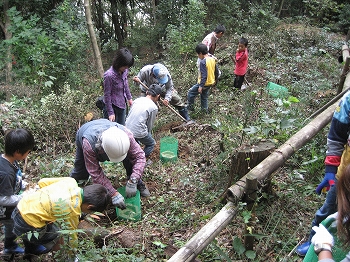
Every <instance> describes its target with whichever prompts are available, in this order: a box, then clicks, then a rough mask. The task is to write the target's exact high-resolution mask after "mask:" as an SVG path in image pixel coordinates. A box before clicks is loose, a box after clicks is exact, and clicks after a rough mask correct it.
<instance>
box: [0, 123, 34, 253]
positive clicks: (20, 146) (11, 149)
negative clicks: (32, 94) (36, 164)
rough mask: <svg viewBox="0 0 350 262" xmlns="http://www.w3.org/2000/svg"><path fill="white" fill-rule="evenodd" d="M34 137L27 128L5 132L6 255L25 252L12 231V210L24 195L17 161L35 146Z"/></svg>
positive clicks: (1, 191)
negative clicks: (21, 191)
mask: <svg viewBox="0 0 350 262" xmlns="http://www.w3.org/2000/svg"><path fill="white" fill-rule="evenodd" d="M34 144H35V142H34V137H33V135H32V134H31V133H30V132H29V131H28V130H26V129H22V128H18V129H12V130H10V131H8V132H7V133H6V134H5V153H4V154H2V155H1V157H0V221H1V223H2V224H3V225H4V235H5V243H4V251H3V254H4V255H12V254H23V253H24V250H23V248H21V247H20V246H18V244H17V243H16V242H15V239H16V237H17V236H16V235H15V234H14V233H13V232H12V230H13V220H12V219H11V214H12V211H13V210H14V209H15V207H16V206H17V204H18V202H19V200H20V199H21V198H22V195H18V193H19V192H20V190H21V189H22V172H21V170H20V168H19V167H18V163H17V161H21V160H24V159H25V158H26V157H27V156H28V154H29V152H30V151H31V150H33V148H34Z"/></svg>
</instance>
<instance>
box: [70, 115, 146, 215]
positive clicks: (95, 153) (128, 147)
mask: <svg viewBox="0 0 350 262" xmlns="http://www.w3.org/2000/svg"><path fill="white" fill-rule="evenodd" d="M76 147H77V148H76V154H75V161H74V169H73V170H72V172H71V174H70V176H71V177H73V178H75V179H76V180H77V181H78V183H80V182H81V181H87V180H88V179H89V176H90V177H91V179H92V182H93V183H94V184H101V185H103V186H105V187H106V188H107V190H108V193H109V195H110V196H111V197H112V203H113V205H114V206H117V207H119V208H121V209H125V207H126V206H125V200H124V197H123V196H122V195H121V194H120V193H119V192H118V191H117V190H116V189H115V188H114V187H113V185H112V183H111V181H110V180H109V179H108V178H107V176H106V175H105V174H104V172H103V169H102V167H101V165H100V162H104V161H111V162H114V163H118V162H121V161H123V165H124V168H125V169H126V174H127V179H128V181H127V183H126V187H125V194H126V197H133V196H135V195H136V191H137V189H138V190H139V191H140V195H141V196H144V197H147V196H149V195H150V193H149V191H148V189H147V187H146V185H145V184H144V182H143V181H142V179H141V178H142V175H143V170H144V168H145V164H146V157H145V153H144V152H143V150H142V148H141V147H140V145H139V144H138V143H137V142H136V140H135V138H134V136H133V134H132V133H131V131H130V130H128V129H127V128H126V127H125V126H123V125H120V124H117V123H115V122H111V121H109V120H107V119H97V120H93V121H90V122H87V123H86V124H84V125H82V126H81V127H80V128H79V130H78V131H77V135H76Z"/></svg>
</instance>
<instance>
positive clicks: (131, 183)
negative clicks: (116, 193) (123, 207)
mask: <svg viewBox="0 0 350 262" xmlns="http://www.w3.org/2000/svg"><path fill="white" fill-rule="evenodd" d="M136 191H137V180H136V179H134V178H132V179H130V180H128V182H127V183H126V186H125V196H126V197H127V198H129V197H134V196H136Z"/></svg>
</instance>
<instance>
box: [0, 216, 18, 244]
mask: <svg viewBox="0 0 350 262" xmlns="http://www.w3.org/2000/svg"><path fill="white" fill-rule="evenodd" d="M0 222H1V223H2V224H3V225H4V227H3V230H4V235H5V241H4V242H5V248H12V247H16V245H17V244H16V242H15V239H16V238H17V235H16V234H15V233H13V232H12V231H13V220H12V219H5V220H1V221H0Z"/></svg>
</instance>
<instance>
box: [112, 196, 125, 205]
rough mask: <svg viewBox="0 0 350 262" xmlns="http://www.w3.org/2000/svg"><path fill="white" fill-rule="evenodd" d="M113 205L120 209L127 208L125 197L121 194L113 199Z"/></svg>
mask: <svg viewBox="0 0 350 262" xmlns="http://www.w3.org/2000/svg"><path fill="white" fill-rule="evenodd" d="M112 204H113V206H116V207H118V208H120V209H125V208H126V205H125V200H124V197H123V196H122V195H121V194H119V193H118V194H117V195H115V196H113V197H112Z"/></svg>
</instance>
